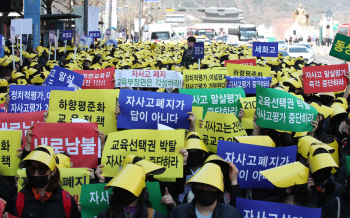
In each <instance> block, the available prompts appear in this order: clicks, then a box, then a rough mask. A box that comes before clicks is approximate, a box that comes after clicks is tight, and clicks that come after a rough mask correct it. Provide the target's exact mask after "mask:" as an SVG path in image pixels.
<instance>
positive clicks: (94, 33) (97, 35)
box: [89, 31, 101, 39]
mask: <svg viewBox="0 0 350 218" xmlns="http://www.w3.org/2000/svg"><path fill="white" fill-rule="evenodd" d="M89 37H90V38H93V39H99V38H101V32H100V31H89Z"/></svg>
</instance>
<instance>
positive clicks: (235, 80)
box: [226, 76, 271, 94]
mask: <svg viewBox="0 0 350 218" xmlns="http://www.w3.org/2000/svg"><path fill="white" fill-rule="evenodd" d="M226 79H227V80H228V84H227V88H237V87H242V88H243V89H244V91H245V94H255V88H256V85H257V84H258V85H260V86H261V87H264V88H269V87H270V82H271V77H257V76H256V77H254V76H252V77H248V76H242V77H239V76H228V77H226Z"/></svg>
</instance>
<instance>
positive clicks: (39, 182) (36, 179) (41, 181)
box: [28, 174, 49, 188]
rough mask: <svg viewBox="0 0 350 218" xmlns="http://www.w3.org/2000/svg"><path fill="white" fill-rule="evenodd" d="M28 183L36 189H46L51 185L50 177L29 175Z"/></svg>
mask: <svg viewBox="0 0 350 218" xmlns="http://www.w3.org/2000/svg"><path fill="white" fill-rule="evenodd" d="M28 181H29V183H30V185H31V186H33V187H34V188H44V187H45V186H46V185H47V184H48V183H49V175H45V176H33V175H30V174H29V175H28Z"/></svg>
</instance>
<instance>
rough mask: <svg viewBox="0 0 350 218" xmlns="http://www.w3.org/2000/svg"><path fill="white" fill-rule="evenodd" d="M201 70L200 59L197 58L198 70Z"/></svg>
mask: <svg viewBox="0 0 350 218" xmlns="http://www.w3.org/2000/svg"><path fill="white" fill-rule="evenodd" d="M200 69H201V59H199V58H198V70H200Z"/></svg>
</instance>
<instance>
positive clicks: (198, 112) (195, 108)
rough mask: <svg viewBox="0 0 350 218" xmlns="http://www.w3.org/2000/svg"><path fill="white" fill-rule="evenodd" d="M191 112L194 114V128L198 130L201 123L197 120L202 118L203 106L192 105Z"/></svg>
mask: <svg viewBox="0 0 350 218" xmlns="http://www.w3.org/2000/svg"><path fill="white" fill-rule="evenodd" d="M192 112H193V113H194V115H195V116H196V130H198V129H199V124H200V123H201V122H200V121H199V120H200V119H203V107H199V106H192Z"/></svg>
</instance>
